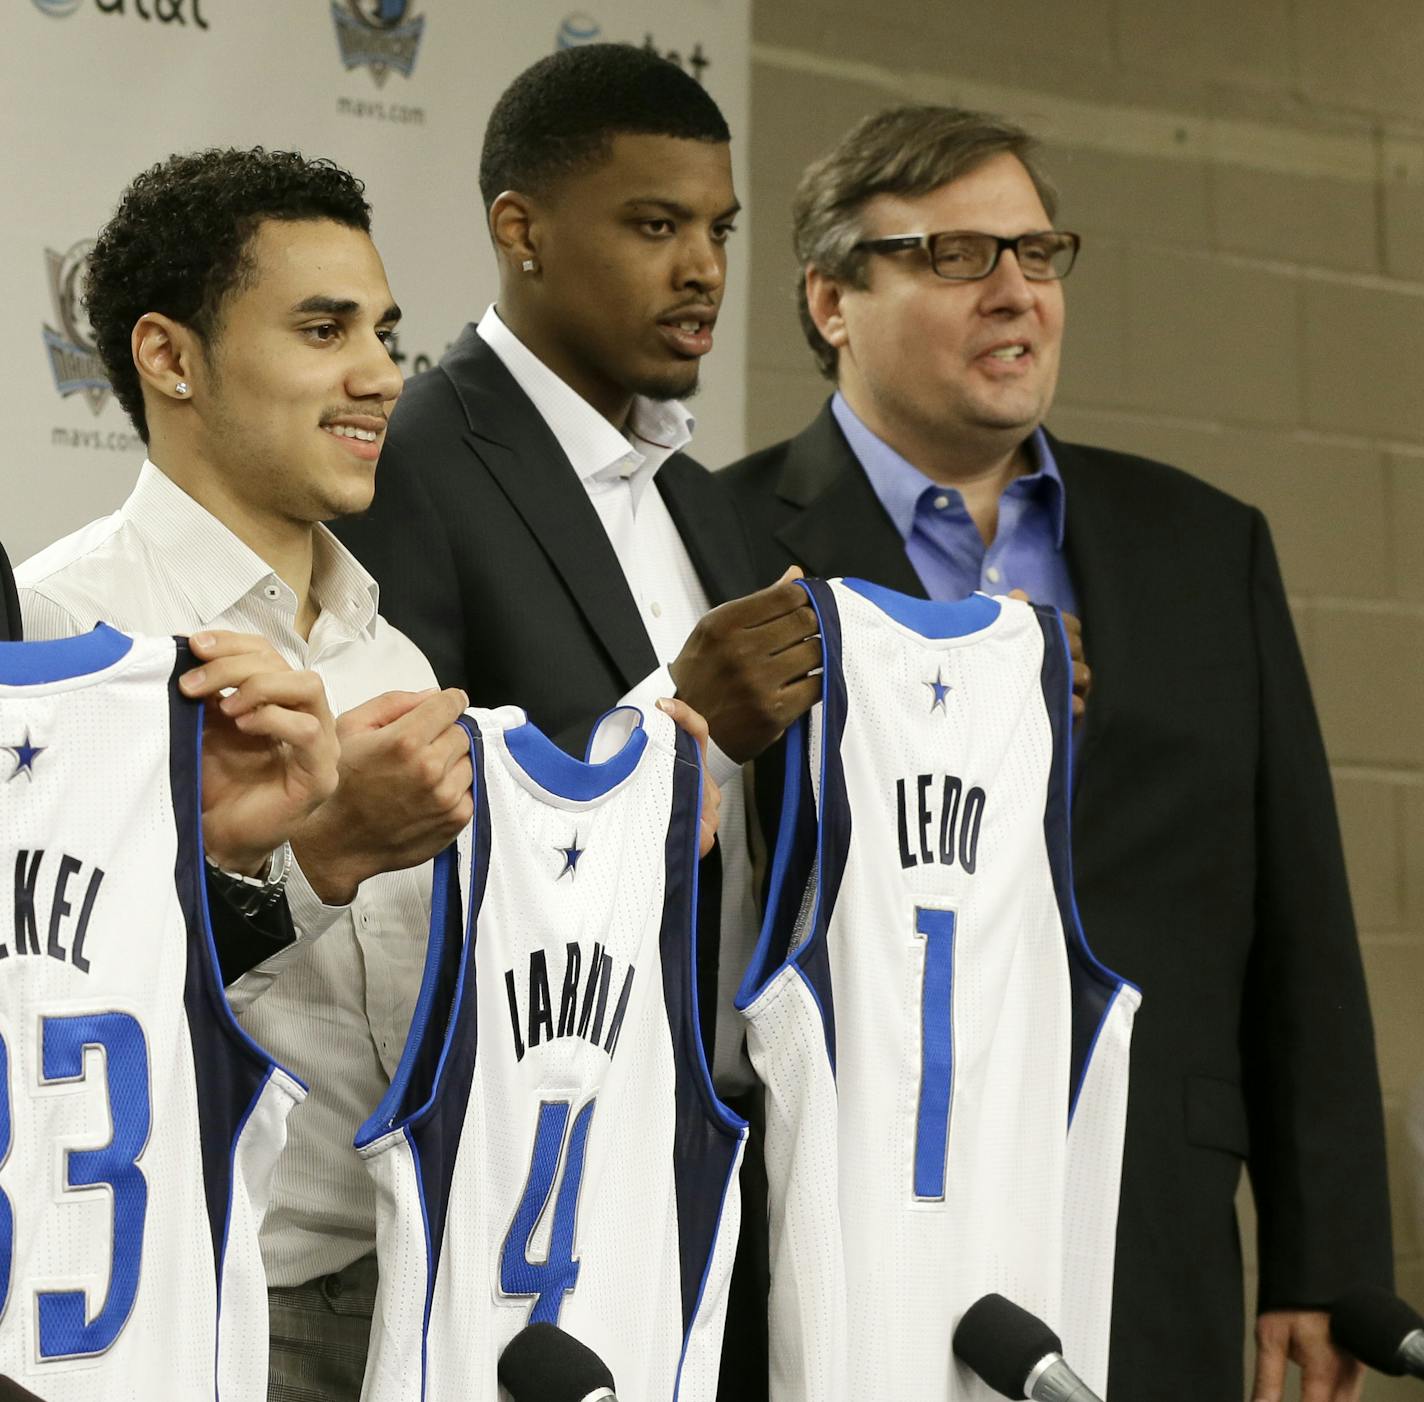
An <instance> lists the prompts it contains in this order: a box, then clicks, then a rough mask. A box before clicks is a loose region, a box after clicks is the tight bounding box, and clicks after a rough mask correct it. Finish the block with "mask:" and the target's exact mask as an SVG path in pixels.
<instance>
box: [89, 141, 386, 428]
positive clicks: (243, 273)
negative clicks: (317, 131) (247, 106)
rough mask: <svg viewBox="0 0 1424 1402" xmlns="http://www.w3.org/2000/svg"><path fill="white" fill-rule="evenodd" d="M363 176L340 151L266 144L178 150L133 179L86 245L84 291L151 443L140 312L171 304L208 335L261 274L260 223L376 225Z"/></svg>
mask: <svg viewBox="0 0 1424 1402" xmlns="http://www.w3.org/2000/svg"><path fill="white" fill-rule="evenodd" d="M365 188H366V187H365V186H364V185H363V184H362V183H361V182H360V181H359V180H358V179H356V177H355V176H354V175H352V174H350V172H348V171H345V170H343V169H342V168H341V167H340V166H338V165H336V164H334V163H333V162H331V161H328V160H307V159H306V158H305V157H304V156H302V155H301V154H300V153H299V152H296V151H266V150H263V148H262V147H260V146H258V147H254V148H253V149H252V150H250V151H239V150H234V149H232V148H226V149H214V150H209V151H194V152H191V153H188V154H185V155H175V156H170V157H169V158H168V159H167V160H166V161H160V162H159V163H158V164H157V165H156V166H154V167H153V168H152V169H150V170H146V171H144V172H143V174H142V175H140V176H138V177H137V178H136V179H135V180H134V181H133V182H132V184H130V185H129V187H128V189H126V190H125V191H124V193H123V195H122V196H121V197H120V199H119V205H118V208H117V209H116V210H115V211H114V215H113V218H111V219H110V220H109V222H108V223H107V224H105V225H104V228H103V229H102V231H101V232H100V234H99V238H98V241H97V242H96V243H95V245H94V250H93V252H92V253H91V254H90V255H89V270H88V273H87V275H86V277H85V279H84V303H85V306H86V308H87V309H88V313H89V321H90V324H91V326H92V327H93V331H94V342H95V345H96V347H97V348H98V351H99V355H100V358H101V359H102V360H103V362H104V369H105V370H106V371H107V372H108V375H109V380H110V383H111V384H112V385H113V387H114V395H115V397H116V398H117V399H118V401H119V403H120V404H121V405H122V406H123V407H124V409H125V411H126V412H127V413H128V416H129V418H130V419H132V420H133V424H134V427H135V428H136V429H137V430H138V432H139V436H140V437H141V438H142V439H143V441H144V442H145V443H147V442H148V418H147V416H146V415H145V414H144V410H143V394H142V391H141V390H140V387H139V376H138V370H137V369H136V368H135V366H134V363H133V353H132V351H131V349H130V339H131V337H132V335H133V328H134V324H135V323H136V322H137V321H138V319H139V318H140V317H141V316H143V315H144V314H145V313H146V312H162V313H163V315H164V316H171V317H172V318H173V320H174V321H178V322H182V324H183V325H184V326H187V327H190V328H191V329H192V330H193V331H194V332H196V333H197V335H198V336H199V338H200V339H201V340H202V341H203V342H204V343H205V344H206V343H210V342H211V341H212V339H213V337H214V336H215V335H216V333H217V330H218V325H219V321H220V316H221V312H222V306H223V300H224V298H225V297H226V296H227V295H228V293H230V292H231V291H232V290H233V289H234V288H236V287H238V286H240V285H242V284H243V283H244V281H245V280H246V279H248V278H250V277H251V276H252V273H253V271H254V269H253V264H252V259H251V256H250V253H249V248H250V245H251V241H252V236H253V235H254V234H255V233H256V232H257V228H258V225H259V224H261V223H262V221H263V220H264V219H330V220H333V221H334V222H335V223H338V224H345V225H346V226H347V227H348V228H352V229H360V230H362V231H363V232H364V233H370V231H371V207H370V205H369V204H367V203H366V198H365Z"/></svg>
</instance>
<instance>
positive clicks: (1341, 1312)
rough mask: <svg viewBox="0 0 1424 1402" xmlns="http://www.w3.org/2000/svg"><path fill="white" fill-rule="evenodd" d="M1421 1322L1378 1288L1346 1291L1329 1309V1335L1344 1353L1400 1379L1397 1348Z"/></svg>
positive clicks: (1422, 1325) (1423, 1323) (1423, 1324)
mask: <svg viewBox="0 0 1424 1402" xmlns="http://www.w3.org/2000/svg"><path fill="white" fill-rule="evenodd" d="M1416 1329H1424V1319H1421V1318H1420V1316H1419V1314H1418V1312H1417V1311H1416V1310H1415V1309H1413V1308H1412V1307H1411V1306H1410V1305H1407V1304H1406V1303H1405V1302H1404V1301H1403V1300H1401V1299H1400V1298H1399V1296H1398V1295H1395V1294H1394V1293H1392V1292H1391V1291H1389V1290H1386V1289H1385V1288H1384V1287H1383V1286H1381V1285H1361V1286H1357V1287H1356V1288H1355V1289H1354V1290H1348V1291H1346V1293H1345V1294H1343V1295H1341V1296H1340V1298H1339V1299H1338V1300H1336V1301H1335V1303H1334V1304H1333V1305H1331V1307H1330V1333H1331V1335H1332V1336H1333V1337H1334V1339H1335V1342H1336V1343H1337V1344H1338V1345H1339V1346H1340V1347H1341V1348H1343V1349H1344V1350H1345V1351H1346V1352H1347V1353H1353V1354H1354V1355H1355V1357H1356V1358H1358V1359H1359V1360H1360V1362H1361V1363H1365V1364H1368V1365H1369V1367H1371V1368H1374V1369H1377V1370H1378V1371H1379V1372H1381V1373H1392V1374H1393V1375H1394V1376H1395V1377H1402V1376H1403V1374H1404V1372H1405V1366H1404V1363H1403V1361H1402V1360H1401V1359H1400V1356H1399V1346H1400V1344H1402V1343H1403V1342H1404V1340H1405V1338H1406V1336H1408V1335H1410V1334H1412V1333H1413V1332H1414V1331H1415V1330H1416Z"/></svg>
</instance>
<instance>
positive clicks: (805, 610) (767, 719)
mask: <svg viewBox="0 0 1424 1402" xmlns="http://www.w3.org/2000/svg"><path fill="white" fill-rule="evenodd" d="M800 577H801V571H800V570H799V569H795V568H792V569H789V570H787V572H786V573H785V574H784V575H782V577H781V578H780V579H779V580H777V582H776V583H775V584H773V585H771V587H770V588H767V589H761V590H758V591H757V592H756V593H755V594H748V595H747V596H746V597H745V598H742V599H732V600H731V601H730V602H728V603H725V604H722V605H721V606H720V607H719V608H714V609H712V610H711V611H710V612H708V613H706V614H704V615H703V616H702V618H701V619H700V620H699V621H698V624H697V626H696V627H695V628H694V629H693V630H692V634H691V636H690V637H689V638H688V640H687V642H686V643H684V644H683V648H682V651H681V652H680V653H679V654H678V655H677V658H676V660H675V661H673V662H672V663H670V664H669V666H668V671H669V672H671V674H672V678H673V680H674V681H675V682H676V683H677V694H678V695H679V696H681V697H683V698H685V699H686V700H688V701H689V702H690V703H691V704H692V705H693V706H695V707H696V708H697V709H698V710H699V711H701V712H702V714H703V715H704V716H706V717H707V724H708V727H709V729H710V731H711V734H712V738H713V739H714V740H716V742H717V743H718V745H720V746H721V748H722V749H723V750H725V751H726V753H727V754H728V755H730V756H731V757H732V758H733V759H735V760H737V761H738V762H739V763H745V761H747V760H749V759H754V758H755V757H756V756H757V755H759V754H760V753H761V752H762V751H763V750H764V749H766V747H767V746H768V745H770V744H773V743H774V742H775V741H776V740H778V739H780V738H781V734H782V732H783V731H784V730H785V729H786V727H787V726H788V725H790V724H791V722H792V721H794V720H795V719H796V718H797V717H798V716H801V715H804V714H805V713H806V711H807V710H808V709H809V708H810V707H811V705H812V703H813V702H814V701H815V700H816V698H817V696H818V695H819V694H820V682H819V681H818V680H817V679H816V678H815V677H812V676H809V675H808V673H810V672H812V671H813V670H814V669H816V668H817V667H819V666H820V665H821V643H820V639H819V638H818V637H817V636H816V615H815V613H814V612H813V611H812V610H811V609H810V608H809V607H807V605H806V596H805V594H803V593H802V592H801V590H800V589H799V588H798V587H797V586H796V583H795V581H796V580H797V579H799V578H800Z"/></svg>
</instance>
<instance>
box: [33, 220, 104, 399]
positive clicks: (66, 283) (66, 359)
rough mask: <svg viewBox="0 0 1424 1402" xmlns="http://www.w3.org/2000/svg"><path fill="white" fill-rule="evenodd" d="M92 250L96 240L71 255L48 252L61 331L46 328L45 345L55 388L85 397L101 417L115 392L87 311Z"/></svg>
mask: <svg viewBox="0 0 1424 1402" xmlns="http://www.w3.org/2000/svg"><path fill="white" fill-rule="evenodd" d="M93 248H94V241H93V239H83V240H82V241H80V242H79V243H76V244H75V245H74V246H73V247H72V248H71V249H70V250H69V252H68V253H56V252H55V251H54V249H52V248H47V249H45V262H46V264H47V265H48V268H49V295H50V300H51V301H52V302H53V303H54V319H55V320H56V321H57V322H58V323H59V325H60V328H61V329H60V330H58V331H56V330H55V329H54V327H52V326H46V327H45V328H44V343H45V349H46V350H47V351H48V352H49V367H50V370H51V371H52V372H53V373H54V387H55V388H56V389H57V390H58V391H59V392H60V394H62V395H64V396H65V397H66V398H68V396H69V395H71V394H82V395H83V396H84V398H85V401H86V402H87V403H88V405H89V407H90V408H91V409H92V410H93V411H94V412H95V414H98V413H100V412H101V411H102V410H103V408H104V405H105V404H107V403H108V401H109V395H110V394H111V393H113V391H112V389H111V388H110V386H109V377H108V376H107V375H106V374H105V373H104V366H103V363H102V362H101V361H100V359H99V352H98V351H97V350H96V349H95V347H94V332H93V330H92V328H91V327H90V325H89V314H88V312H86V311H85V310H84V299H83V292H84V270H85V268H86V266H87V265H88V262H89V254H90V252H91V251H92V250H93Z"/></svg>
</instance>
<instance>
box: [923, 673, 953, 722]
mask: <svg viewBox="0 0 1424 1402" xmlns="http://www.w3.org/2000/svg"><path fill="white" fill-rule="evenodd" d="M925 685H926V686H927V687H929V689H930V690H931V691H932V692H934V700H933V701H931V702H930V715H934V713H935V712H936V711H944V714H945V715H948V714H949V712H948V711H945V708H944V698H945V697H946V696H948V695H949V693H950V692H951V691H953V690H954V688H953V687H952V686H950V684H949V683H948V682H947V681H945V679H944V675H943V669H942V668H940V667H936V668H935V674H934V680H933V681H932V682H926V683H925Z"/></svg>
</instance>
